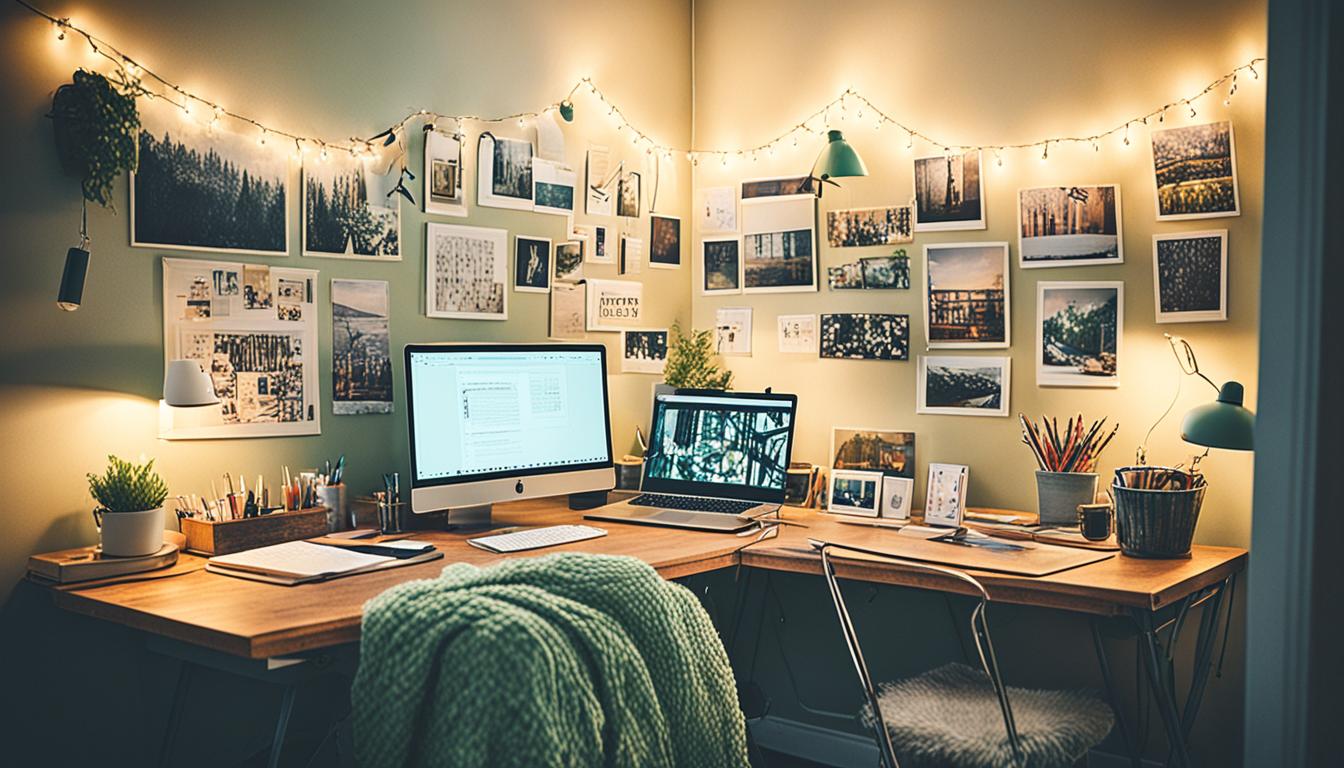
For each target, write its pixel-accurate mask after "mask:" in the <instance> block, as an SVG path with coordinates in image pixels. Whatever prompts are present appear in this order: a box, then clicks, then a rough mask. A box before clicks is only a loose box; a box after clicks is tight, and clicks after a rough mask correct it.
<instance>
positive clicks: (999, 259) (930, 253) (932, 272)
mask: <svg viewBox="0 0 1344 768" xmlns="http://www.w3.org/2000/svg"><path fill="white" fill-rule="evenodd" d="M1009 307H1010V304H1009V294H1008V244H1007V243H939V244H938V245H926V246H924V333H925V334H926V337H927V340H928V344H929V346H930V347H982V348H990V347H1007V346H1008V345H1009V331H1010V328H1009V323H1008V318H1009V317H1010V314H1009Z"/></svg>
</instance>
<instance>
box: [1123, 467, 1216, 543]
mask: <svg viewBox="0 0 1344 768" xmlns="http://www.w3.org/2000/svg"><path fill="white" fill-rule="evenodd" d="M1204 489H1205V486H1203V485H1200V486H1199V487H1197V488H1191V489H1189V490H1183V491H1155V490H1148V489H1146V488H1126V487H1124V486H1120V485H1116V486H1112V487H1111V492H1112V493H1114V494H1115V538H1116V540H1117V542H1118V543H1119V544H1120V551H1121V552H1123V553H1124V554H1126V555H1129V556H1130V557H1150V558H1180V557H1189V556H1190V544H1191V542H1192V541H1194V538H1195V525H1196V524H1197V523H1198V522H1199V510H1200V507H1202V506H1203V505H1204Z"/></svg>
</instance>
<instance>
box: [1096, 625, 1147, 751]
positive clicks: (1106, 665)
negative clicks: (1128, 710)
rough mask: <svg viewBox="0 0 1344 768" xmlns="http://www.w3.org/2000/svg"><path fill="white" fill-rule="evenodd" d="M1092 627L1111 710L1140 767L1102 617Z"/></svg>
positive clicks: (1128, 749) (1129, 749)
mask: <svg viewBox="0 0 1344 768" xmlns="http://www.w3.org/2000/svg"><path fill="white" fill-rule="evenodd" d="M1088 623H1089V624H1090V625H1091V627H1092V643H1093V645H1095V646H1096V650H1097V665H1098V666H1100V667H1101V679H1102V682H1103V683H1104V684H1105V686H1106V699H1107V700H1108V701H1109V702H1110V705H1111V710H1112V711H1113V712H1115V724H1116V725H1117V726H1119V728H1120V738H1121V739H1123V740H1124V742H1125V751H1126V752H1127V753H1129V762H1130V765H1132V766H1133V768H1140V766H1142V765H1143V756H1142V755H1140V754H1139V747H1138V745H1137V744H1135V743H1134V739H1133V738H1132V737H1131V736H1130V735H1129V723H1128V720H1127V719H1126V718H1125V710H1124V707H1122V706H1121V704H1120V697H1119V696H1118V695H1117V694H1116V690H1117V689H1116V687H1115V677H1114V676H1113V675H1112V674H1111V662H1110V658H1109V657H1108V656H1107V655H1106V645H1105V643H1103V642H1102V637H1101V625H1100V619H1098V618H1097V617H1095V616H1093V617H1092V618H1091V620H1090V621H1089V622H1088Z"/></svg>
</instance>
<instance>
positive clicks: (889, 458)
mask: <svg viewBox="0 0 1344 768" xmlns="http://www.w3.org/2000/svg"><path fill="white" fill-rule="evenodd" d="M831 467H833V468H834V469H857V470H866V471H871V472H881V473H883V474H886V475H895V476H897V477H909V478H913V477H914V476H915V433H914V432H908V431H898V430H894V429H865V428H861V427H832V428H831Z"/></svg>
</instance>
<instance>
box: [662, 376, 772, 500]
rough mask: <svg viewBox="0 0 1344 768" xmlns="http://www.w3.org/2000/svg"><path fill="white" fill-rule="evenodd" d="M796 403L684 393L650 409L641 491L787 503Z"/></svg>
mask: <svg viewBox="0 0 1344 768" xmlns="http://www.w3.org/2000/svg"><path fill="white" fill-rule="evenodd" d="M797 408H798V398H797V396H795V395H786V394H772V393H765V392H762V393H755V392H720V391H713V390H704V391H702V390H687V389H679V390H677V391H676V392H674V393H667V394H659V395H657V396H656V397H655V398H654V402H653V426H652V428H651V430H650V434H649V450H648V452H647V453H646V454H645V457H644V481H643V484H642V485H641V489H642V490H643V491H646V492H649V493H673V494H681V495H687V496H708V497H714V498H730V499H738V500H744V501H759V502H763V503H782V502H783V501H784V485H785V480H786V478H787V477H788V469H789V459H790V455H791V453H792V450H793V426H794V414H795V412H796V411H797Z"/></svg>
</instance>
